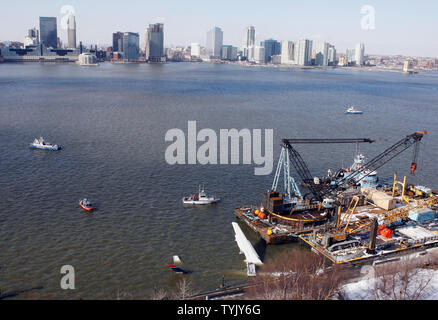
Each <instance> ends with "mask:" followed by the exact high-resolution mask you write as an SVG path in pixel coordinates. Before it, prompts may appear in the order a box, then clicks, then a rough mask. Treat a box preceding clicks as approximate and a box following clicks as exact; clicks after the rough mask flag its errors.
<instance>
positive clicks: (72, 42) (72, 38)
mask: <svg viewBox="0 0 438 320" xmlns="http://www.w3.org/2000/svg"><path fill="white" fill-rule="evenodd" d="M67 34H68V47H69V48H76V20H75V16H74V15H73V14H70V15H69V16H68V21H67Z"/></svg>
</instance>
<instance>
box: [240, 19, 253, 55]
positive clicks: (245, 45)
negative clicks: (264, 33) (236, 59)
mask: <svg viewBox="0 0 438 320" xmlns="http://www.w3.org/2000/svg"><path fill="white" fill-rule="evenodd" d="M254 46H255V29H254V27H253V26H249V27H247V28H246V29H245V31H244V34H243V41H242V56H243V57H246V58H248V55H249V54H248V50H249V48H250V47H254Z"/></svg>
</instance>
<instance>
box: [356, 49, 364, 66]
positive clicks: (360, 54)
mask: <svg viewBox="0 0 438 320" xmlns="http://www.w3.org/2000/svg"><path fill="white" fill-rule="evenodd" d="M364 56H365V45H364V44H363V43H358V44H357V45H356V49H355V50H354V57H355V59H354V61H355V62H356V65H357V66H359V67H360V66H362V65H363V64H364V62H365V59H364Z"/></svg>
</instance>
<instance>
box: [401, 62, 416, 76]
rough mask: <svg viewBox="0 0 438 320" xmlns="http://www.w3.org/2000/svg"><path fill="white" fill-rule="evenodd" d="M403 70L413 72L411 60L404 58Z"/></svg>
mask: <svg viewBox="0 0 438 320" xmlns="http://www.w3.org/2000/svg"><path fill="white" fill-rule="evenodd" d="M403 72H405V73H412V72H414V62H413V61H412V60H406V61H405V62H404V64H403Z"/></svg>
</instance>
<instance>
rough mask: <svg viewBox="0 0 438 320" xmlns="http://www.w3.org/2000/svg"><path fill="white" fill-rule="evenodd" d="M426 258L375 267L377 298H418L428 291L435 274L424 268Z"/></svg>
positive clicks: (373, 291) (374, 291)
mask: <svg viewBox="0 0 438 320" xmlns="http://www.w3.org/2000/svg"><path fill="white" fill-rule="evenodd" d="M424 261H425V259H418V258H417V259H413V258H409V259H404V260H401V261H399V262H392V263H388V264H385V265H382V266H377V267H375V268H374V279H373V281H374V286H373V288H372V290H371V291H372V294H373V297H374V298H375V299H376V300H418V299H422V298H423V296H424V294H425V293H426V292H427V287H428V285H429V283H430V281H431V280H432V277H433V275H432V274H431V273H430V272H427V270H426V269H423V268H422V266H423V265H424Z"/></svg>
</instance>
